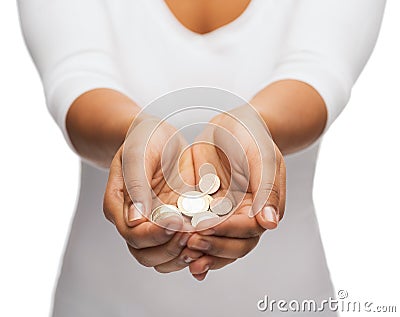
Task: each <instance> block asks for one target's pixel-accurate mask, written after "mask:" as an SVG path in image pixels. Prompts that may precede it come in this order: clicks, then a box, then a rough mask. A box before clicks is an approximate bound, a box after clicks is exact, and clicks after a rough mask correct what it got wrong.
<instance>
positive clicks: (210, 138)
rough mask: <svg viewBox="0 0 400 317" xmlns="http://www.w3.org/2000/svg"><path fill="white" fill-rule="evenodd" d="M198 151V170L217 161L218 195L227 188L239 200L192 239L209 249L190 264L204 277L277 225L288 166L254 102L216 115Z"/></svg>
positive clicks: (195, 154) (195, 156)
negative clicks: (253, 106)
mask: <svg viewBox="0 0 400 317" xmlns="http://www.w3.org/2000/svg"><path fill="white" fill-rule="evenodd" d="M192 151H193V152H192V153H193V161H194V166H195V171H196V172H197V171H199V169H200V166H202V165H203V164H204V163H211V164H212V165H214V167H215V169H216V173H217V175H218V176H219V178H220V180H221V187H220V190H219V191H218V193H217V196H224V195H225V194H226V195H227V196H228V197H230V198H231V200H232V201H234V204H236V208H235V211H234V212H233V213H232V214H231V215H229V216H228V217H227V218H226V220H224V221H223V222H221V223H218V224H217V225H215V226H212V222H213V220H206V221H203V222H201V223H200V224H199V225H198V227H196V229H197V230H198V231H197V233H195V234H193V235H192V236H191V237H190V238H189V240H188V243H187V245H188V247H189V248H191V249H193V250H198V251H201V252H203V253H204V254H205V255H203V256H202V257H200V258H199V259H197V260H195V261H193V262H192V263H191V264H190V266H189V268H190V272H191V273H192V275H193V276H194V277H195V278H196V279H198V280H203V279H204V278H205V276H206V274H207V272H208V271H209V270H217V269H220V268H222V267H224V266H226V265H228V264H230V263H232V262H234V261H235V260H236V259H238V258H241V257H243V256H245V255H246V254H248V253H249V252H250V251H251V250H252V249H253V248H254V247H255V246H256V245H257V243H258V241H259V239H260V236H261V235H262V233H263V232H264V231H265V230H266V229H274V228H276V227H277V225H278V223H279V221H280V219H282V217H283V213H284V210H285V196H286V168H285V163H284V159H283V156H282V154H281V152H280V151H279V149H278V148H277V146H276V145H275V143H274V142H273V140H272V138H271V136H270V134H269V132H268V129H267V127H266V125H265V123H264V121H263V120H262V118H261V117H260V116H259V115H258V113H257V112H256V111H255V110H254V109H253V108H252V107H251V106H249V105H246V106H243V107H239V108H236V109H234V110H232V111H230V112H229V113H223V114H220V115H218V116H216V117H215V118H214V119H213V120H211V121H210V123H209V125H208V126H207V127H206V129H205V130H204V131H203V132H202V134H201V135H200V136H199V137H198V139H197V140H196V143H195V144H194V145H193V149H192ZM196 178H197V180H196V183H198V181H199V175H196ZM202 228H204V230H203V229H202Z"/></svg>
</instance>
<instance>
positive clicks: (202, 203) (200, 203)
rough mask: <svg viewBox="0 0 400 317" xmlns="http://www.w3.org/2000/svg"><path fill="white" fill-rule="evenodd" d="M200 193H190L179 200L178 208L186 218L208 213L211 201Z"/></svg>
mask: <svg viewBox="0 0 400 317" xmlns="http://www.w3.org/2000/svg"><path fill="white" fill-rule="evenodd" d="M207 196H208V195H204V194H203V193H201V192H198V191H190V192H186V193H184V194H182V195H181V196H180V197H179V198H178V208H179V211H180V212H181V213H183V214H184V215H186V216H189V217H193V216H194V215H195V214H198V213H200V212H204V211H207V210H208V208H209V207H210V200H209V198H208V197H207Z"/></svg>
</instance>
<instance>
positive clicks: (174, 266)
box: [154, 247, 204, 273]
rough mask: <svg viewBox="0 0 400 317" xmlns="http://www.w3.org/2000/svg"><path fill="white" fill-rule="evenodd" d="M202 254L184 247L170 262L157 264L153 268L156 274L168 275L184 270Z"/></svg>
mask: <svg viewBox="0 0 400 317" xmlns="http://www.w3.org/2000/svg"><path fill="white" fill-rule="evenodd" d="M203 255H204V254H203V253H202V252H200V251H196V250H192V249H189V248H187V247H185V248H184V249H183V250H182V252H181V254H180V255H179V256H178V257H176V258H174V259H173V260H171V261H168V262H166V263H162V264H159V265H157V266H155V267H154V269H155V270H156V271H157V272H160V273H170V272H176V271H179V270H182V269H184V268H185V267H187V266H188V265H189V264H190V263H192V262H193V261H195V260H197V259H199V258H200V257H201V256H203Z"/></svg>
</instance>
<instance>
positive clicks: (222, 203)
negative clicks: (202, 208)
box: [210, 197, 233, 216]
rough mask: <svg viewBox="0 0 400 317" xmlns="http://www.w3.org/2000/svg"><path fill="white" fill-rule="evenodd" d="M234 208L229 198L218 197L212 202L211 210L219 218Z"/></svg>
mask: <svg viewBox="0 0 400 317" xmlns="http://www.w3.org/2000/svg"><path fill="white" fill-rule="evenodd" d="M232 207H233V204H232V201H231V200H230V199H229V198H228V197H217V198H214V199H213V201H212V202H210V210H211V211H212V212H213V213H215V214H216V215H218V216H224V215H226V214H228V213H229V212H230V211H231V210H232Z"/></svg>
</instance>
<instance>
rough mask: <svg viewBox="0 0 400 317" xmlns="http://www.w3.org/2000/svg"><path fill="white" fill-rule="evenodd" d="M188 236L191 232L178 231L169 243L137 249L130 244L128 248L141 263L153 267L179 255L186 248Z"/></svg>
mask: <svg viewBox="0 0 400 317" xmlns="http://www.w3.org/2000/svg"><path fill="white" fill-rule="evenodd" d="M188 238H189V233H184V232H179V233H176V234H175V235H174V236H173V237H172V239H171V240H170V241H168V243H166V244H163V245H159V246H155V247H150V248H144V249H135V248H133V247H132V246H130V245H129V244H128V248H129V251H130V252H131V254H132V255H133V256H134V257H135V258H136V259H137V260H138V262H139V263H140V264H142V265H144V266H147V267H153V266H157V265H159V264H162V263H166V262H169V261H171V260H172V259H174V258H176V257H178V256H179V255H180V254H181V252H182V250H183V249H184V248H185V246H186V242H187V240H188Z"/></svg>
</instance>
